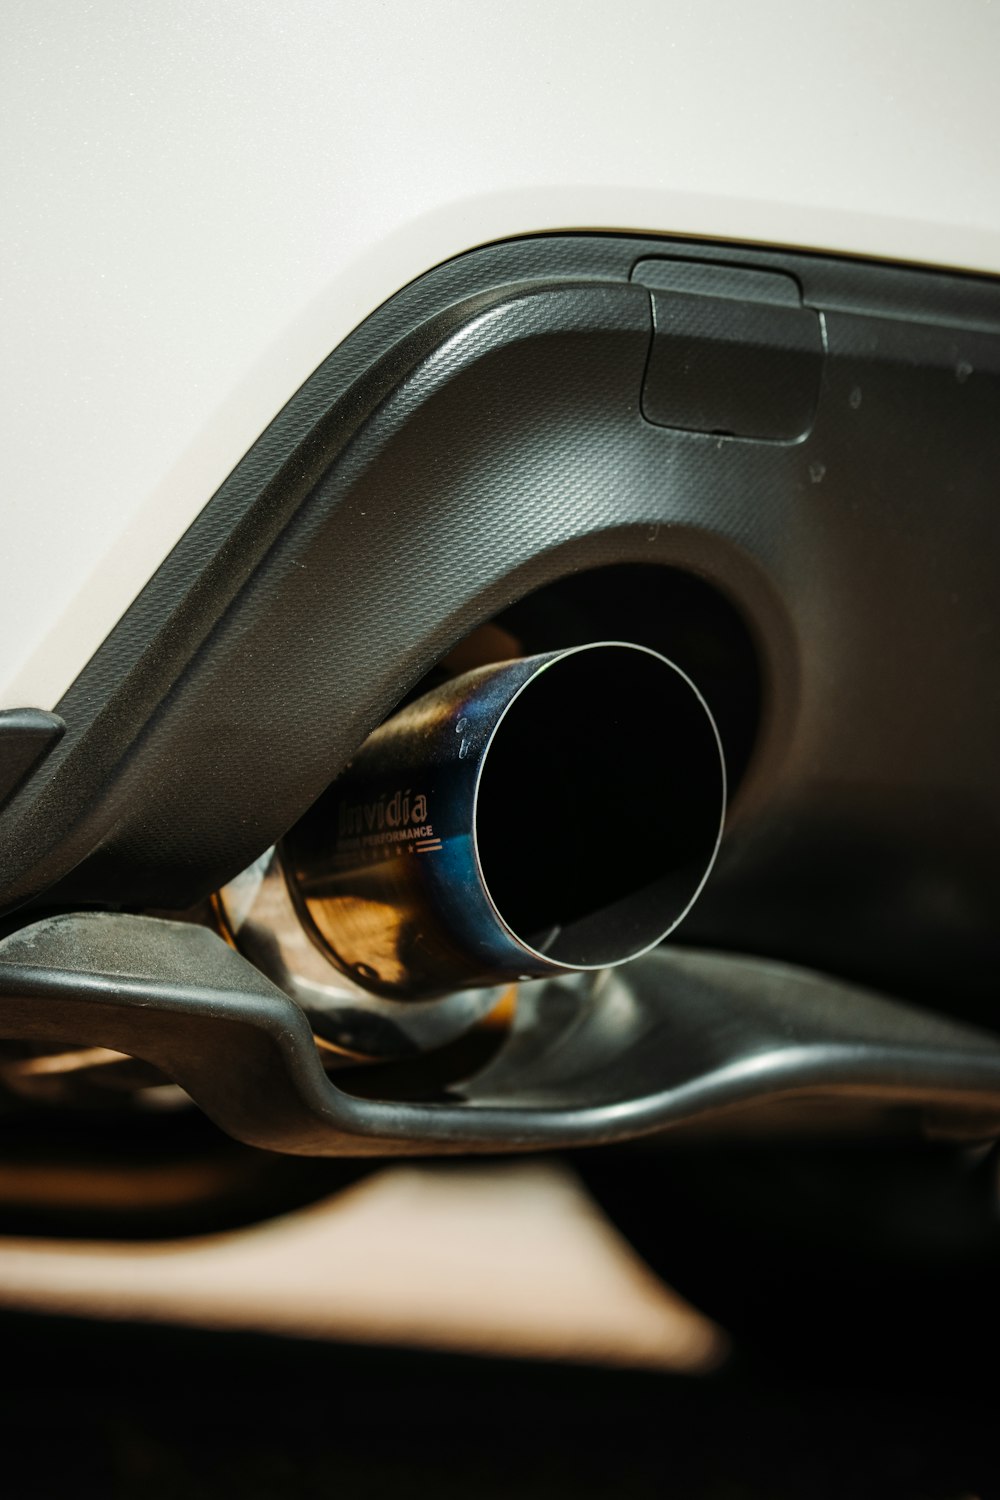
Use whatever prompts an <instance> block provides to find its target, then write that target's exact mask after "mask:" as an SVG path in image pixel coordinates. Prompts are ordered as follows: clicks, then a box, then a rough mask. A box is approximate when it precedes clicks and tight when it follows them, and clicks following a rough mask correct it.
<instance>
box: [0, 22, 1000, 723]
mask: <svg viewBox="0 0 1000 1500" xmlns="http://www.w3.org/2000/svg"><path fill="white" fill-rule="evenodd" d="M5 30H6V38H5V40H4V43H3V47H2V64H0V66H2V73H3V80H2V90H3V98H4V106H5V107H4V116H5V127H4V131H3V145H2V153H3V158H4V167H3V183H4V186H3V203H4V223H5V236H4V238H5V240H6V251H5V257H6V266H5V270H4V274H3V278H2V285H3V298H4V310H3V349H4V355H5V358H4V380H5V381H6V390H5V392H4V396H3V402H4V412H5V418H6V421H5V439H4V443H3V446H2V464H3V474H2V493H3V496H4V532H3V537H4V542H3V547H2V549H0V707H16V706H22V705H25V706H26V705H31V706H37V707H42V708H49V707H52V706H53V705H54V704H55V703H56V702H57V701H58V700H59V698H60V696H61V695H62V694H63V692H64V691H65V690H66V688H67V687H68V686H69V685H70V683H71V682H72V681H73V679H74V678H75V677H76V675H77V674H78V673H79V671H80V670H81V668H82V667H83V666H84V665H85V663H86V661H87V660H88V658H89V657H90V656H91V655H92V653H93V652H94V650H95V649H96V648H97V647H98V646H99V645H100V643H101V641H102V640H103V639H104V637H105V636H106V635H107V633H108V631H109V630H110V629H111V628H112V626H113V625H114V624H115V622H116V620H117V619H118V618H119V617H120V616H121V614H122V613H123V611H124V610H125V609H126V608H127V607H128V605H129V604H130V603H131V601H132V600H133V599H134V597H135V596H136V594H137V593H138V592H139V590H140V589H141V588H142V586H143V585H144V583H145V582H146V580H147V579H148V578H149V577H150V575H151V574H152V573H153V572H154V571H155V569H156V568H157V566H158V565H159V564H160V562H161V561H162V560H163V558H164V557H165V556H166V554H167V553H168V552H169V550H170V548H171V547H172V546H173V545H174V543H175V542H176V541H177V539H178V538H179V537H180V536H181V534H182V533H183V532H184V530H185V529H186V528H187V527H188V526H189V525H190V523H191V522H192V520H193V519H194V517H195V516H196V515H197V514H198V512H199V510H200V509H201V508H202V507H203V506H204V504H205V503H206V501H207V500H208V499H209V498H210V496H211V495H212V493H213V492H214V491H215V489H216V488H217V487H218V486H219V485H220V484H221V483H222V481H223V480H224V479H225V477H226V475H227V474H228V473H229V472H230V470H231V469H232V468H233V466H234V465H235V464H236V462H237V461H238V460H239V459H240V457H241V456H242V454H243V453H244V452H245V451H246V449H247V448H248V447H249V446H250V444H251V443H253V441H254V440H255V439H256V438H257V436H258V435H259V434H260V432H261V431H262V429H263V428H264V427H265V426H266V425H267V423H268V422H269V421H270V420H271V418H272V417H273V416H274V414H275V413H276V412H277V411H278V410H279V409H280V407H281V406H282V405H283V404H284V403H285V401H287V399H288V398H289V397H290V396H291V394H292V393H293V392H294V391H295V389H296V388H297V387H298V386H299V385H301V383H302V382H303V381H304V380H305V379H306V377H307V376H308V375H309V374H310V372H311V371H312V370H313V369H314V368H315V367H316V365H317V364H319V363H320V361H321V360H322V359H323V358H324V357H325V356H326V355H327V354H328V353H329V352H330V350H331V349H332V348H333V347H334V346H335V345H336V344H338V343H339V342H340V341H341V340H342V339H343V338H344V337H345V336H346V335H347V334H348V333H349V332H350V331H351V329H352V328H354V327H355V326H356V325H357V324H358V323H359V322H360V321H361V320H362V319H363V318H364V317H365V316H366V315H367V314H368V313H369V312H371V311H372V309H373V308H375V307H376V306H378V305H379V304H380V303H381V302H383V301H384V300H385V299H386V298H387V297H389V296H391V295H392V294H393V293H394V292H395V291H396V290H397V289H398V288H399V287H400V286H402V285H404V284H405V283H406V282H408V281H410V280H412V279H413V278H414V277H416V276H419V275H420V274H421V273H422V272H424V271H426V270H428V269H429V268H431V267H432V266H433V265H435V264H437V263H439V262H441V261H442V260H445V259H448V258H449V257H451V256H454V255H457V254H460V253H461V252H463V251H465V250H468V249H471V248H473V247H474V246H476V245H480V244H483V243H486V242H489V241H491V240H494V239H500V238H506V237H509V236H515V235H521V234H529V233H537V232H541V231H559V230H573V229H590V230H613V231H635V232H641V233H646V234H648V233H663V234H678V235H681V234H683V235H689V236H702V237H705V238H715V239H719V238H722V239H726V238H729V239H734V240H741V241H757V242H763V243H770V244H781V245H787V246H800V247H806V248H814V249H822V250H830V251H841V252H847V253H850V254H855V255H863V256H872V257H883V258H887V259H892V260H901V261H912V262H920V263H927V264H936V265H944V266H950V267H961V268H968V269H973V270H978V271H985V272H993V273H1000V128H998V126H1000V120H998V113H1000V111H998V104H997V100H998V98H1000V95H998V92H997V87H996V59H997V57H998V55H1000V6H996V5H991V4H989V3H988V0H964V3H962V4H960V5H946V4H944V3H943V0H939V3H935V0H875V3H867V4H854V5H850V4H846V5H845V4H842V5H838V6H833V5H830V4H828V3H825V0H800V3H798V4H795V5H790V4H785V3H779V0H757V3H755V4H754V5H752V6H748V5H744V4H740V3H738V0H702V3H684V4H681V3H640V0H631V3H629V4H628V5H614V6H613V5H610V4H608V3H607V0H602V3H594V0H583V3H581V0H575V3H570V0H549V3H548V4H546V5H544V6H539V5H537V4H531V3H526V0H512V3H508V4H507V5H505V6H502V7H486V6H477V5H474V4H470V3H468V0H465V3H461V0H421V3H419V4H405V3H389V4H382V5H378V6H374V5H373V6H368V7H357V6H355V5H348V4H344V3H322V0H283V3H282V4H281V5H276V4H274V3H273V0H272V3H266V4H265V3H263V0H240V3H238V4H237V3H232V0H229V3H217V4H214V5H198V4H189V3H183V4H182V3H179V0H169V3H167V0H161V3H160V4H158V5H157V6H155V7H135V6H130V5H128V4H126V3H125V0H98V3H95V4H92V5H88V6H86V7H82V6H80V7H77V6H71V5H56V4H52V3H47V4H38V3H31V4H28V3H21V4H17V5H13V4H12V5H9V6H8V7H7V10H6V27H5Z"/></svg>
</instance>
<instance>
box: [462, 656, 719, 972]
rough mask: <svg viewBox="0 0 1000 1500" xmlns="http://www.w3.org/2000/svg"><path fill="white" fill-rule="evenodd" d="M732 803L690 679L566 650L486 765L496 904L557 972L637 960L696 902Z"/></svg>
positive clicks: (548, 665) (485, 851) (520, 698)
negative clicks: (726, 807)
mask: <svg viewBox="0 0 1000 1500" xmlns="http://www.w3.org/2000/svg"><path fill="white" fill-rule="evenodd" d="M725 803H726V773H725V761H724V757H723V751H722V744H721V741H720V738H719V734H718V730H717V729H716V726H715V722H714V720H713V718H712V715H711V713H710V711H709V709H708V706H707V704H706V703H705V700H704V699H703V698H702V696H701V694H700V693H699V692H698V689H697V688H696V687H695V685H694V684H693V683H692V682H691V680H690V678H688V677H687V676H686V675H685V674H684V673H683V672H682V671H681V670H680V668H678V667H676V666H675V665H674V664H673V663H672V662H670V661H668V660H667V659H666V658H665V657H663V656H661V655H659V654H658V653H657V652H655V651H652V650H649V649H648V648H646V647H643V646H635V645H631V644H628V643H625V642H602V643H600V644H597V645H591V646H581V647H578V648H575V649H572V650H569V651H565V652H562V653H559V654H557V655H555V656H554V657H552V658H550V659H548V660H546V661H545V662H544V663H543V664H542V665H541V666H540V667H539V669H538V671H537V672H536V673H535V674H534V675H533V676H532V677H530V678H529V679H528V681H527V682H525V683H524V685H523V686H522V687H521V688H520V690H519V691H518V692H517V693H516V695H515V696H514V697H513V698H512V699H511V701H510V702H509V704H508V705H507V708H506V709H505V711H504V712H503V714H502V716H501V717H500V719H499V720H498V722H497V723H496V725H495V727H494V729H493V732H492V735H491V736H490V738H489V740H488V742H487V745H486V747H485V750H484V752H483V755H482V759H481V762H480V767H479V776H478V781H477V785H476V790H475V801H474V813H473V842H474V848H475V854H476V860H477V864H478V868H479V871H480V874H481V878H482V882H483V886H484V889H485V892H486V895H487V897H488V900H489V901H490V904H491V906H492V908H493V910H494V912H495V914H496V916H497V918H498V919H499V920H500V922H501V923H502V924H503V925H504V927H505V928H506V930H507V931H508V932H509V933H510V935H511V936H512V937H513V938H514V939H515V941H517V942H518V943H519V944H520V945H521V946H522V947H523V948H525V949H526V950H527V952H528V953H529V954H530V955H531V956H533V957H535V958H538V959H540V960H542V961H544V962H545V963H546V964H547V965H556V966H559V967H564V968H567V969H596V968H604V967H608V966H612V965H615V964H620V963H625V962H627V961H628V960H630V959H632V958H635V957H637V956H638V955H639V954H641V953H644V952H646V951H647V950H648V949H650V948H652V947H655V945H656V944H657V943H659V942H661V941H662V940H663V939H664V938H665V937H666V936H667V935H668V934H669V933H670V932H672V931H673V929H674V928H675V927H676V926H677V924H678V923H679V922H680V921H681V920H682V919H683V917H684V916H685V914H686V913H687V912H688V911H689V909H690V907H691V905H692V904H693V902H694V901H695V900H696V899H697V896H698V894H699V892H700V890H701V888H702V886H703V885H704V883H705V881H706V879H707V878H708V875H709V872H710V870H711V867H712V864H713V862H714V860H715V855H716V852H717V850H718V847H719V841H720V839H721V837H722V827H723V820H724V815H725Z"/></svg>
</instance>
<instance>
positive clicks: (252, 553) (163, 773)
mask: <svg viewBox="0 0 1000 1500" xmlns="http://www.w3.org/2000/svg"><path fill="white" fill-rule="evenodd" d="M653 261H661V262H664V263H666V262H670V263H671V264H672V266H673V270H672V272H671V274H672V275H673V276H676V275H678V274H682V275H684V276H690V274H692V273H691V272H690V270H689V269H688V270H684V271H678V268H679V267H682V266H686V267H690V265H691V264H696V265H701V266H705V265H708V266H709V267H710V268H711V270H712V271H713V273H714V272H716V271H718V270H719V269H720V268H721V269H724V268H729V270H730V272H731V273H735V272H740V273H744V274H743V275H742V278H737V279H742V281H743V284H744V285H748V283H747V281H746V273H757V274H760V273H768V275H769V276H774V277H776V278H778V280H779V281H781V283H782V286H783V287H784V283H785V281H787V282H789V283H794V285H795V286H797V287H798V288H799V289H800V292H801V300H802V305H803V307H805V308H811V309H814V310H815V311H816V313H817V315H821V316H822V321H823V324H824V327H825V330H826V345H827V358H826V361H825V367H824V377H823V382H822V388H821V391H820V399H819V407H818V410H817V414H816V419H815V422H814V424H813V427H812V430H811V432H810V434H809V437H808V439H807V440H805V441H803V442H801V443H798V444H788V445H781V444H774V443H765V442H755V441H752V440H730V439H726V438H724V437H716V436H712V435H707V434H702V433H697V432H677V431H673V430H670V429H657V428H654V427H652V426H651V425H650V424H649V423H646V422H645V421H644V420H643V417H642V414H641V411H640V406H639V392H640V389H641V380H642V375H643V371H644V370H645V368H646V359H647V354H648V349H649V340H650V327H651V325H650V311H649V295H650V294H649V291H648V290H647V288H646V286H644V285H641V284H640V282H639V281H638V280H635V281H632V280H630V278H631V276H632V274H633V271H636V273H637V276H643V277H645V278H646V279H647V280H649V279H651V272H650V269H649V268H650V264H651V262H653ZM699 274H705V273H704V272H701V273H699ZM660 279H661V280H662V277H661V278H660ZM710 279H712V278H710ZM714 281H715V284H716V285H718V278H717V277H714ZM733 284H734V286H735V284H736V280H734V282H733ZM758 285H760V283H758ZM786 290H787V289H786ZM657 295H658V296H660V295H667V293H666V292H665V291H663V290H662V289H661V290H658V292H657ZM998 335H1000V290H998V287H997V285H996V283H994V282H991V281H989V280H988V279H986V278H976V277H965V276H961V275H953V274H944V273H934V272H920V271H912V270H904V269H900V268H894V267H886V266H871V265H866V264H864V263H860V262H852V261H838V260H835V259H831V258H829V257H823V256H809V255H802V254H794V253H791V252H772V251H763V250H751V249H743V248H739V247H734V246H708V245H700V244H693V243H689V244H682V243H680V242H668V241H664V240H650V239H629V238H613V237H606V238H604V237H597V236H585V235H580V236H562V237H558V238H538V239H533V240H524V241H518V242H513V243H510V244H504V245H497V246H492V247H488V248H486V249H484V250H480V251H475V252H473V253H471V254H469V255H467V256H463V257H461V258H460V259H459V260H457V261H454V262H451V263H449V264H448V265H445V266H442V267H439V268H438V269H437V270H435V271H433V272H431V273H429V274H428V275H427V276H425V277H423V278H421V279H420V281H418V282H416V283H414V284H413V285H412V286H410V287H408V288H406V289H404V291H402V292H401V293H400V294H399V295H398V296H397V297H394V298H393V299H392V301H391V302H390V303H389V304H387V305H386V306H385V307H384V308H382V309H380V310H379V311H378V312H377V313H376V314H374V315H373V316H372V317H371V318H370V319H369V320H368V321H367V322H366V323H365V324H364V325H363V326H362V327H361V328H359V329H358V330H357V332H356V333H355V334H354V335H352V336H351V338H350V339H348V340H347V341H346V342H345V344H344V345H343V346H341V348H340V349H338V350H337V351H335V352H334V354H333V355H332V356H331V358H330V359H329V360H328V361H327V362H326V363H325V364H324V365H323V366H322V367H321V368H320V370H318V371H317V372H316V374H315V375H314V376H313V377H312V378H311V379H310V380H309V381H308V382H307V383H306V385H305V386H304V387H303V388H302V390H301V391H300V392H298V393H297V395H296V396H295V397H294V398H293V399H292V401H291V402H290V403H289V405H288V406H287V407H286V409H285V410H284V411H283V412H282V413H281V414H280V415H279V417H278V418H277V419H276V420H275V422H274V423H273V424H272V426H271V427H270V428H269V429H268V431H267V432H266V433H265V434H264V435H263V437H262V438H261V440H260V441H259V442H258V443H257V444H256V445H255V446H254V448H253V449H252V450H251V452H250V453H249V454H248V455H247V457H246V458H245V459H244V460H243V462H242V463H241V464H240V465H239V466H238V467H237V469H236V470H235V471H234V473H233V475H232V476H231V478H230V479H229V480H228V481H227V482H226V484H225V485H224V486H223V487H222V489H221V490H220V491H219V493H218V494H217V495H216V496H215V497H214V498H213V499H212V500H211V502H210V503H209V504H208V505H207V506H206V509H205V510H204V512H203V513H202V515H201V516H200V517H199V518H198V520H197V521H196V522H195V524H194V525H193V526H192V527H191V529H190V531H189V532H188V533H187V534H186V536H185V537H184V538H182V540H181V541H180V543H179V544H178V546H177V547H176V548H175V549H174V551H173V553H171V555H170V557H169V558H168V559H167V560H166V562H165V563H164V564H163V566H162V567H161V568H160V570H159V571H158V573H157V574H156V576H155V577H154V578H153V580H152V581H151V582H150V584H149V585H148V586H147V588H146V589H145V590H144V591H143V593H142V595H141V596H140V597H139V598H138V599H137V600H136V602H135V604H134V605H133V607H132V608H131V609H130V610H129V612H128V613H127V615H126V616H125V617H124V619H123V620H122V622H121V623H120V624H119V626H118V627H116V629H115V630H114V631H113V632H112V634H111V636H109V638H108V640H107V642H106V643H105V645H104V646H103V647H102V648H101V650H100V651H99V652H98V653H97V655H96V656H95V657H94V658H93V660H92V661H91V662H90V663H89V665H88V666H87V668H86V669H85V670H84V672H83V673H82V674H81V676H80V678H79V679H78V680H77V682H76V683H75V684H74V686H73V687H72V688H71V689H70V691H69V692H68V693H67V695H66V696H65V698H64V699H63V701H62V703H61V704H60V705H58V711H59V713H60V715H61V716H62V717H63V718H64V719H65V722H66V726H67V728H66V734H65V736H64V737H63V740H62V741H61V742H60V744H59V745H57V746H56V748H55V749H54V750H53V751H52V752H51V753H50V754H49V755H48V756H47V757H46V759H45V760H44V761H43V762H42V763H41V764H40V765H39V766H38V768H37V769H36V771H35V773H34V774H33V775H32V776H30V777H29V778H28V779H27V780H26V781H25V782H24V783H23V784H22V786H21V787H20V789H19V790H18V791H17V792H16V793H15V794H14V796H13V797H12V798H11V799H10V801H9V802H8V804H7V806H6V808H5V809H4V811H3V813H2V815H0V901H2V903H3V905H4V906H5V907H6V908H7V909H9V908H12V907H14V906H16V905H17V904H19V903H23V902H25V901H27V900H30V899H31V898H37V897H39V896H40V895H42V894H43V893H44V894H45V899H46V900H49V901H53V902H59V903H68V902H72V901H79V900H87V901H102V902H106V903H134V904H140V903H150V904H156V905H161V906H166V905H173V906H180V905H183V904H186V903H187V902H189V901H191V900H193V899H195V898H196V897H198V896H200V895H201V894H203V893H204V892H205V891H206V890H208V889H209V888H210V887H212V886H213V885H216V884H218V883H220V882H221V881H223V880H225V879H226V878H228V877H230V876H232V875H233V874H234V873H236V871H237V870H238V869H240V868H241V867H242V866H244V865H246V864H247V863H249V862H250V861H251V860H252V859H253V858H255V857H256V856H257V855H258V854H259V853H261V852H262V850H263V849H264V848H265V847H266V846H267V845H268V844H269V843H271V842H272V841H273V839H274V838H275V837H276V836H277V835H278V834H280V833H282V832H284V830H285V829H286V828H287V827H288V826H289V825H290V824H291V823H292V822H293V821H294V819H295V818H296V817H297V816H298V814H299V813H301V812H302V811H303V810H304V808H305V807H306V806H307V805H308V804H309V803H310V802H311V801H312V800H313V799H314V798H315V796H316V795H317V794H318V793H319V792H320V791H321V790H322V789H323V787H324V786H325V785H326V783H327V782H328V781H329V780H330V779H331V778H332V776H333V775H334V774H335V773H336V772H337V770H338V769H339V768H340V767H341V766H342V765H343V763H344V761H345V760H346V759H347V758H348V757H349V756H350V754H351V753H352V751H353V749H354V748H355V747H356V746H357V744H358V743H360V741H361V739H362V738H363V737H364V735H365V733H366V732H367V731H368V730H369V729H370V728H371V727H372V726H373V725H374V724H375V723H376V722H378V720H379V719H380V718H381V717H382V716H383V715H384V714H385V713H386V712H387V711H388V710H389V709H390V708H391V707H392V706H393V705H394V704H395V703H396V702H397V701H398V700H399V699H400V698H401V697H402V696H403V695H404V694H405V693H406V692H407V691H408V690H409V689H410V688H411V687H412V686H413V685H414V683H415V682H416V681H417V680H418V679H419V678H420V677H421V675H422V674H423V672H424V671H425V670H426V668H427V667H428V666H429V665H430V664H431V663H432V662H433V661H435V660H436V659H437V658H438V657H439V656H440V655H441V654H442V653H443V652H444V651H445V650H446V649H447V648H448V647H449V646H450V645H451V644H452V643H453V642H454V641H455V640H457V639H459V638H460V637H461V636H463V635H464V634H466V633H467V632H468V631H469V630H470V629H471V628H473V627H474V626H475V625H476V624H477V623H479V622H480V621H482V620H484V619H486V618H489V617H490V616H491V615H492V614H494V613H496V612H497V611H498V610H500V609H501V608H503V607H504V606H506V605H508V604H510V603H511V602H512V601H513V600H515V599H517V598H519V597H522V596H523V595H525V594H526V593H528V592H530V591H531V590H533V589H536V588H539V587H541V586H543V585H545V584H547V583H549V582H552V581H554V580H556V579H558V578H560V577H563V576H565V575H567V574H570V573H574V572H578V571H580V570H581V569H585V568H592V567H599V566H604V565H609V564H619V563H628V562H642V563H661V564H664V565H666V566H670V567H674V568H682V569H684V570H687V571H690V572H695V573H698V574H700V575H701V576H702V577H703V578H705V579H707V580H709V581H710V582H711V583H712V584H713V585H714V586H715V587H716V588H717V589H719V590H720V591H721V592H722V593H724V594H726V595H727V597H728V598H729V599H730V600H732V601H733V603H734V604H735V605H736V606H737V608H738V609H739V611H740V613H741V615H742V616H743V618H744V619H746V620H747V622H748V624H749V625H750V628H751V629H752V631H753V633H754V636H755V639H756V641H757V644H758V647H759V651H760V656H761V662H762V670H763V673H764V677H765V681H766V691H767V701H766V703H765V713H764V717H763V727H762V733H761V738H760V741H759V744H758V747H757V751H756V754H755V757H754V761H753V764H752V766H751V770H750V774H749V776H748V778H747V781H746V783H745V784H744V787H743V789H742V794H741V804H740V807H739V809H738V818H737V819H736V821H735V822H734V824H733V826H732V827H731V828H730V830H729V834H728V836H727V840H726V843H725V845H724V848H723V851H722V857H721V860H720V864H719V866H718V868H717V872H716V875H715V877H714V878H713V882H712V885H711V888H710V890H709V891H708V892H706V895H705V897H704V899H703V901H702V903H701V905H700V907H699V908H698V911H697V913H696V916H695V918H694V919H693V922H692V924H689V926H688V929H687V931H688V933H689V935H690V936H691V937H693V938H694V939H698V940H703V941H707V942H712V943H715V944H721V945H725V946H731V947H733V948H750V949H754V950H756V951H761V952H771V953H779V954H782V955H783V956H785V957H789V958H795V959H800V960H802V961H806V962H810V963H815V964H817V965H819V966H821V967H825V968H830V969H834V970H838V971H841V972H845V973H854V974H857V975H860V976H862V977H864V978H865V979H866V981H867V982H871V983H878V984H885V985H888V986H890V987H892V988H894V989H900V990H905V991H907V992H913V991H919V990H921V989H927V990H938V989H941V988H944V987H946V988H947V989H948V991H949V993H950V994H952V995H955V996H957V997H958V998H960V999H961V998H962V997H963V996H964V997H965V1000H967V1001H970V1002H971V1001H974V1000H975V997H977V996H980V997H983V1003H984V1004H985V1003H986V1001H985V997H986V996H987V995H989V996H990V997H992V994H993V992H994V976H995V973H996V967H997V963H998V962H1000V932H998V931H997V923H996V920H995V912H996V910H997V907H998V904H1000V869H998V861H997V857H996V849H997V846H998V834H1000V786H998V778H997V774H996V746H997V743H1000V693H998V688H997V674H996V670H995V668H996V660H997V656H998V651H1000V624H998V610H997V603H996V590H995V577H994V558H995V555H996V547H997V541H998V517H997V507H996V494H997V488H998V483H1000V423H998V422H997V420H996V413H997V409H998V391H1000V337H998ZM977 1003H978V1002H977ZM990 1003H992V1002H991V1001H990Z"/></svg>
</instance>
